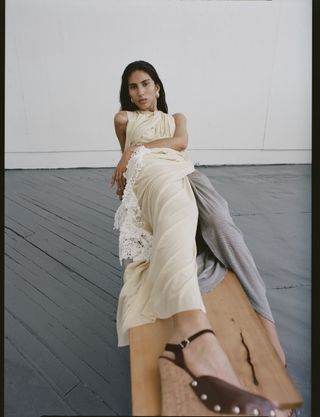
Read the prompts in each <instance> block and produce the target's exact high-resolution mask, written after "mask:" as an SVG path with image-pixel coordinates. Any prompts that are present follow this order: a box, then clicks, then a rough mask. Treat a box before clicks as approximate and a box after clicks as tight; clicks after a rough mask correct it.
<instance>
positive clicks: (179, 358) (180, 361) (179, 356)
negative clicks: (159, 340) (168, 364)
mask: <svg viewBox="0 0 320 417" xmlns="http://www.w3.org/2000/svg"><path fill="white" fill-rule="evenodd" d="M204 333H213V334H214V335H215V332H214V331H213V330H211V329H204V330H200V331H199V332H197V333H195V334H193V335H192V336H190V337H189V338H188V339H184V340H182V341H181V342H180V343H179V344H178V345H176V344H173V343H167V344H166V346H165V350H168V351H169V352H173V353H175V355H176V358H175V363H176V364H177V365H178V366H180V367H181V368H184V369H186V367H185V363H184V358H183V353H182V349H184V348H185V347H187V346H188V344H189V343H190V342H192V340H194V339H196V338H197V337H199V336H201V335H202V334H204Z"/></svg>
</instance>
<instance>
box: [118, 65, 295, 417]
mask: <svg viewBox="0 0 320 417" xmlns="http://www.w3.org/2000/svg"><path fill="white" fill-rule="evenodd" d="M120 102H121V110H120V111H119V112H118V113H117V114H116V115H115V118H114V122H115V131H116V134H117V137H118V139H119V143H120V147H121V151H122V157H121V159H120V161H119V163H118V165H117V167H116V169H115V171H114V173H113V175H112V181H111V184H112V185H113V184H114V183H116V184H117V194H118V196H119V198H120V199H121V204H120V207H119V208H118V210H117V212H116V215H115V228H117V229H119V230H120V236H119V252H120V261H121V262H122V265H123V268H124V274H123V280H124V285H123V288H122V290H121V293H120V296H119V305H118V311H117V331H118V344H119V346H123V345H127V344H128V329H129V328H131V327H134V326H138V325H142V324H145V323H150V322H153V321H154V320H156V319H157V318H162V319H164V318H168V317H173V322H174V333H173V334H172V337H171V339H170V340H169V341H168V344H167V345H166V347H165V350H164V352H163V355H162V356H161V358H160V359H159V364H160V374H161V379H162V393H163V395H164V396H165V397H166V398H171V397H170V392H171V393H172V392H174V390H175V389H176V387H175V386H174V384H173V382H172V381H173V380H174V378H175V379H176V380H179V381H181V383H183V381H184V380H185V386H184V387H183V389H184V390H185V395H186V398H189V401H187V404H186V407H187V408H186V410H193V412H197V411H198V413H199V415H201V413H203V407H205V406H206V407H207V408H209V409H211V410H213V411H218V412H221V413H228V414H234V415H237V414H239V413H247V414H252V415H264V414H265V415H270V416H275V415H277V416H281V417H284V416H289V415H290V414H292V413H290V412H289V411H288V412H287V411H280V410H277V411H275V409H276V407H277V404H276V403H274V402H271V401H268V400H267V399H265V398H263V397H261V396H256V395H253V394H249V393H248V392H246V391H244V390H242V389H240V388H239V387H240V383H239V380H238V378H237V376H236V374H235V372H234V370H233V369H232V366H231V364H230V362H229V360H228V358H227V356H226V354H225V353H224V351H223V349H222V348H221V345H220V344H219V341H218V339H217V338H216V337H215V334H214V332H213V331H212V329H211V326H210V323H209V320H208V319H207V316H206V313H205V307H204V304H203V301H202V295H201V293H204V292H206V291H208V290H210V289H212V288H214V287H215V286H216V285H217V284H218V283H219V282H220V281H221V280H222V279H223V277H224V275H225V272H226V270H227V269H228V268H230V269H232V270H233V271H234V272H235V273H236V275H237V276H238V278H239V280H240V282H241V284H242V285H243V287H244V289H245V291H246V293H247V295H248V297H249V299H250V301H251V303H252V305H253V308H254V309H255V310H256V311H257V313H258V314H259V317H260V318H261V321H262V323H263V325H264V327H265V328H266V330H267V332H268V334H269V336H270V339H271V342H272V344H273V346H274V348H275V349H276V351H277V352H278V354H279V356H280V358H281V360H282V362H283V363H284V364H285V355H284V352H283V349H282V348H281V345H280V342H279V339H278V336H277V332H276V328H275V325H274V320H273V317H272V313H271V310H270V307H269V304H268V301H267V298H266V295H265V286H264V283H263V281H262V279H261V277H260V275H259V273H258V271H257V268H256V266H255V263H254V261H253V259H252V256H251V254H250V252H249V250H248V248H247V247H246V245H245V243H244V241H243V238H242V234H241V232H240V230H239V229H238V228H237V227H236V226H235V225H234V223H233V221H232V219H231V216H230V214H229V210H228V205H227V203H226V202H225V200H224V199H223V198H222V197H221V196H220V195H219V194H218V193H217V192H216V190H215V189H214V188H213V186H212V185H211V183H210V181H209V180H208V179H207V177H205V176H204V175H203V174H202V173H200V172H199V171H196V170H195V169H194V166H193V164H192V162H191V160H190V159H189V156H188V153H187V150H186V149H187V145H188V134H187V129H186V118H185V116H184V115H183V114H181V113H176V114H173V115H169V114H168V108H167V104H166V99H165V91H164V88H163V85H162V82H161V80H160V78H159V76H158V74H157V72H156V70H155V69H154V67H153V66H152V65H151V64H149V63H147V62H145V61H135V62H132V63H131V64H129V65H128V66H127V67H126V69H125V71H124V73H123V75H122V85H121V90H120ZM191 342H192V343H191ZM187 345H188V348H187V349H184V348H185V347H186V346H187ZM188 374H189V375H191V376H192V378H193V382H192V387H190V386H189V385H188V382H187V381H188V378H189V379H190V376H189V375H188ZM170 375H171V377H172V376H173V379H172V378H171V380H170V381H171V382H170V381H168V378H169V379H170V377H169V376H170ZM201 375H211V376H212V378H211V379H210V380H209V381H205V387H206V391H207V392H210V394H208V398H207V396H206V395H205V396H203V395H200V394H199V395H198V393H197V388H196V386H197V385H198V384H200V385H201V384H202V383H203V381H201V378H200V379H199V377H200V376H201ZM214 377H216V378H214ZM222 380H223V381H222ZM221 384H222V386H221ZM218 386H219V387H218ZM180 389H181V388H180ZM192 389H193V390H194V391H195V392H196V395H198V398H196V397H194V398H193V397H192V396H190V395H189V393H190V392H189V391H188V390H192ZM219 390H220V391H219ZM217 392H220V394H221V395H222V396H224V397H225V398H227V400H226V402H225V403H224V405H223V406H221V405H220V404H219V403H218V398H217V400H216V398H215V393H217ZM191 397H192V398H191ZM205 397H206V398H205ZM190 398H191V399H190ZM195 398H196V401H195ZM165 401H166V399H165V398H164V402H163V407H164V409H163V410H162V412H163V413H164V414H166V413H167V414H170V412H171V413H172V410H173V408H172V404H165ZM168 401H169V400H168ZM209 403H210V404H209ZM203 404H205V406H204V405H203ZM190 412H191V411H190Z"/></svg>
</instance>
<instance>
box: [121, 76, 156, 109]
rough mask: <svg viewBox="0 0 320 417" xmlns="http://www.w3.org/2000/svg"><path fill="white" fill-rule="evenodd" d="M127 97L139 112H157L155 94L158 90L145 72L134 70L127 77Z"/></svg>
mask: <svg viewBox="0 0 320 417" xmlns="http://www.w3.org/2000/svg"><path fill="white" fill-rule="evenodd" d="M128 88H129V95H130V97H131V100H132V101H133V103H134V104H135V105H136V106H137V107H138V109H139V110H149V111H156V110H157V97H156V94H157V92H158V91H159V90H160V87H159V85H157V84H155V82H154V81H153V79H152V78H151V77H150V75H149V74H148V73H147V72H144V71H141V70H136V71H134V72H132V73H131V74H130V75H129V77H128Z"/></svg>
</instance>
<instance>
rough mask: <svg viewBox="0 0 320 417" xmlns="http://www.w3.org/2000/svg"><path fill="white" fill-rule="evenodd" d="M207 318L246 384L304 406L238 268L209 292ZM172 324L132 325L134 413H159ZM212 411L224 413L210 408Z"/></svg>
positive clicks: (281, 400)
mask: <svg viewBox="0 0 320 417" xmlns="http://www.w3.org/2000/svg"><path fill="white" fill-rule="evenodd" d="M203 298H204V303H205V306H206V310H207V314H208V318H209V320H210V323H211V326H212V328H213V330H214V331H215V333H216V335H217V337H218V339H219V341H220V343H221V345H222V347H223V349H224V350H225V352H226V354H227V356H228V358H229V360H230V362H231V364H232V366H233V368H234V370H235V372H236V374H237V376H238V378H239V380H240V383H241V386H242V387H243V388H244V389H247V390H248V391H251V392H254V393H257V394H260V395H263V396H265V397H267V398H270V399H273V400H276V401H278V402H279V403H280V407H281V408H283V409H285V408H293V407H300V406H301V405H302V403H303V401H302V397H301V395H300V393H299V392H298V391H297V388H296V387H295V384H294V382H293V381H292V379H291V377H290V376H289V374H288V372H287V370H286V368H284V366H283V365H282V362H281V360H280V358H279V357H278V355H277V353H276V351H275V349H274V348H273V346H272V344H271V342H270V341H269V338H268V335H267V333H266V330H265V328H264V327H263V324H262V322H261V320H260V319H259V316H258V314H257V313H256V312H255V311H254V310H253V308H252V306H251V304H250V302H249V300H248V298H247V296H246V294H245V292H244V290H243V289H242V287H241V284H240V283H239V280H238V279H237V277H236V276H235V274H234V273H233V272H231V271H229V272H228V273H227V274H226V276H225V278H224V279H223V280H222V282H221V283H220V284H219V285H218V286H217V287H216V288H215V289H214V290H212V291H210V292H209V293H208V294H206V295H204V297H203ZM172 330H173V322H172V319H171V318H169V319H166V320H156V322H155V323H151V324H146V325H143V326H137V327H134V328H132V329H130V331H129V339H130V366H131V394H132V415H141V416H142V415H149V416H156V415H160V410H161V386H160V375H159V370H158V356H159V355H161V353H162V352H163V349H164V345H165V343H166V342H167V341H168V339H169V337H170V334H171V332H172ZM208 415H219V414H217V413H213V412H212V413H211V412H208Z"/></svg>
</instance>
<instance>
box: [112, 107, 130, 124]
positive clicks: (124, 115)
mask: <svg viewBox="0 0 320 417" xmlns="http://www.w3.org/2000/svg"><path fill="white" fill-rule="evenodd" d="M128 120H129V116H128V112H127V111H126V110H120V111H118V112H117V113H116V114H115V115H114V122H115V124H117V125H120V126H123V125H126V124H127V123H128Z"/></svg>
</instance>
